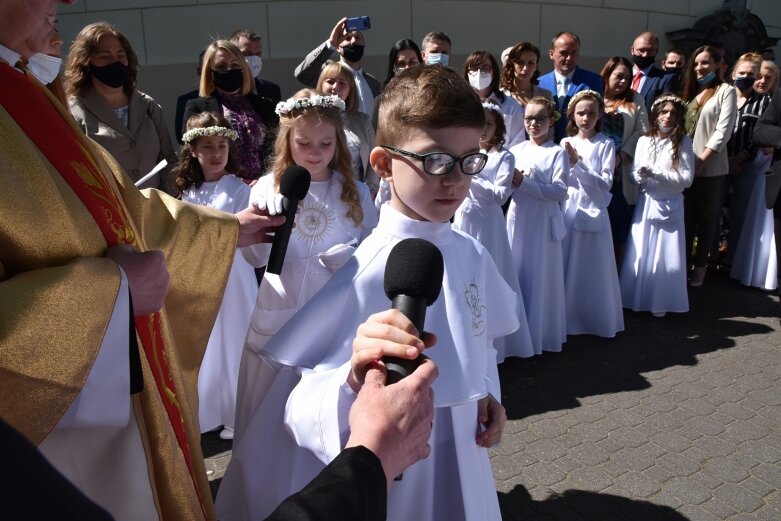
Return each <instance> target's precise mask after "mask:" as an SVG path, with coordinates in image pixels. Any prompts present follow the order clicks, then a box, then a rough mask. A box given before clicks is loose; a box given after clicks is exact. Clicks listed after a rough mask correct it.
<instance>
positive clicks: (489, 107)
mask: <svg viewBox="0 0 781 521" xmlns="http://www.w3.org/2000/svg"><path fill="white" fill-rule="evenodd" d="M483 108H484V109H485V110H493V111H494V112H498V113H499V114H501V113H502V109H501V108H500V107H499V105H497V104H496V103H494V102H493V101H484V102H483Z"/></svg>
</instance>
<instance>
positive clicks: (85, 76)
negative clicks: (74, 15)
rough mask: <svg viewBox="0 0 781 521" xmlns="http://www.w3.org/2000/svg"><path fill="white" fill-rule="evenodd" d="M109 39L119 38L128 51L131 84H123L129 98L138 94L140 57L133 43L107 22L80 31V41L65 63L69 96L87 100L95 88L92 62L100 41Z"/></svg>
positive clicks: (72, 48)
mask: <svg viewBox="0 0 781 521" xmlns="http://www.w3.org/2000/svg"><path fill="white" fill-rule="evenodd" d="M105 36H113V37H115V38H116V39H117V40H119V43H120V45H122V48H123V49H124V50H125V55H126V56H127V65H128V68H129V69H130V71H129V75H128V78H127V81H126V82H125V84H124V85H122V90H123V91H124V93H125V95H126V96H132V95H133V92H135V90H136V77H137V76H138V56H137V55H136V53H135V51H133V47H132V46H131V45H130V40H128V39H127V36H125V35H124V34H122V32H121V31H120V30H119V29H117V28H116V27H115V26H113V25H111V24H109V23H107V22H95V23H94V24H89V25H88V26H86V27H85V28H84V29H82V30H81V31H79V34H77V35H76V39H75V40H73V44H72V45H71V48H70V51H68V59H67V60H66V62H65V85H66V87H65V90H66V92H67V94H68V96H76V97H84V96H85V95H86V94H87V91H88V90H89V89H90V88H91V87H92V73H90V71H89V67H90V63H89V62H90V60H91V59H92V56H93V55H94V54H95V52H96V51H97V49H98V43H99V42H100V39H101V38H103V37H105Z"/></svg>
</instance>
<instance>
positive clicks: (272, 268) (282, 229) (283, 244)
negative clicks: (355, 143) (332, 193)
mask: <svg viewBox="0 0 781 521" xmlns="http://www.w3.org/2000/svg"><path fill="white" fill-rule="evenodd" d="M311 181H312V176H311V175H309V171H308V170H307V169H306V168H304V167H303V166H298V165H292V166H289V167H287V168H286V169H285V171H284V172H282V178H281V179H280V180H279V193H280V194H282V195H283V196H285V198H284V199H283V200H282V215H284V216H285V222H284V223H282V224H281V225H280V226H279V227H278V228H277V230H276V231H275V232H274V242H272V243H271V253H270V254H269V256H268V265H267V266H266V272H267V273H274V274H275V275H279V274H280V272H281V271H282V263H283V262H285V253H287V245H288V243H289V242H290V232H291V231H293V222H294V220H295V218H296V209H297V208H298V202H299V201H300V200H301V199H303V198H304V197H306V194H307V192H308V191H309V183H310V182H311Z"/></svg>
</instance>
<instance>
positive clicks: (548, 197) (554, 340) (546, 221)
mask: <svg viewBox="0 0 781 521" xmlns="http://www.w3.org/2000/svg"><path fill="white" fill-rule="evenodd" d="M558 116H559V114H558V112H557V111H556V104H555V103H554V102H553V101H551V100H549V99H548V98H544V97H542V96H537V97H535V98H532V99H531V100H529V102H528V103H527V104H526V113H525V115H524V124H525V127H526V133H527V135H528V136H529V140H528V141H524V142H522V143H520V144H518V145H515V146H514V147H512V148H510V152H511V153H512V154H513V156H515V170H516V173H515V174H514V175H513V186H515V187H516V190H515V192H514V193H513V195H512V201H511V202H510V208H509V209H508V211H507V234H508V237H509V239H510V250H511V251H512V256H513V263H514V264H515V271H516V273H517V274H518V279H519V283H520V286H521V293H522V294H523V301H524V305H525V307H526V319H527V321H528V323H529V332H530V333H531V341H532V347H533V349H534V353H535V354H541V353H542V351H561V346H562V344H563V343H564V342H565V341H566V340H567V320H566V311H565V310H566V308H565V301H564V261H563V252H562V247H561V241H562V239H564V235H565V234H566V228H565V227H564V215H563V213H562V211H561V204H562V203H563V202H564V201H565V200H566V199H567V178H568V176H569V160H568V159H567V153H566V152H565V151H564V149H563V148H561V147H560V146H559V145H557V144H556V143H554V142H553V140H552V139H551V138H550V137H549V135H548V129H550V127H551V126H552V125H553V124H554V122H555V121H556V120H557V119H558Z"/></svg>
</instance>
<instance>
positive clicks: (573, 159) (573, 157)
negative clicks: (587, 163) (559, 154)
mask: <svg viewBox="0 0 781 521" xmlns="http://www.w3.org/2000/svg"><path fill="white" fill-rule="evenodd" d="M564 150H566V151H567V155H568V156H569V166H575V165H576V164H577V163H578V159H580V157H578V152H577V150H575V148H574V147H573V146H572V145H570V144H569V142H566V143H564Z"/></svg>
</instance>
